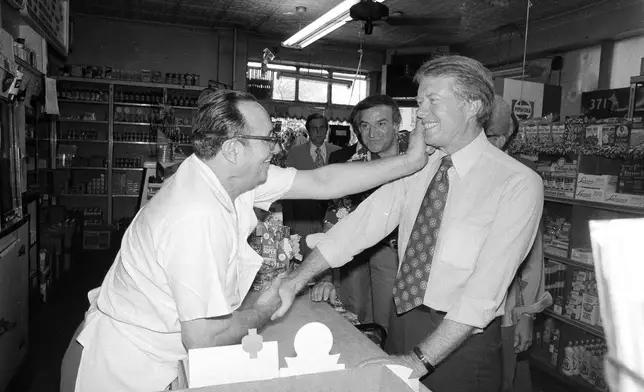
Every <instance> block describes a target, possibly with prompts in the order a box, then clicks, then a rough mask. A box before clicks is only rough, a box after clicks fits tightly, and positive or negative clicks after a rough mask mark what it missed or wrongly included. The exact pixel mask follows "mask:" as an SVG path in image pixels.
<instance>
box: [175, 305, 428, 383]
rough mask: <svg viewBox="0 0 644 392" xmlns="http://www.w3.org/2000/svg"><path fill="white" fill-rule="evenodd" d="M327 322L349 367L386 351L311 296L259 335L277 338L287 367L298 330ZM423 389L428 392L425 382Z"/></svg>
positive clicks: (336, 349)
mask: <svg viewBox="0 0 644 392" xmlns="http://www.w3.org/2000/svg"><path fill="white" fill-rule="evenodd" d="M314 321H318V322H321V323H323V324H325V325H326V326H327V327H329V329H330V330H331V332H332V333H333V348H332V349H331V354H338V353H339V354H340V359H339V360H338V362H339V363H344V364H345V365H346V366H347V368H352V367H356V366H357V365H358V364H359V363H360V362H362V361H364V360H365V359H369V358H373V357H378V356H380V357H382V356H385V355H386V354H385V353H384V351H382V350H381V349H380V347H378V346H377V345H376V344H375V343H373V342H372V341H371V340H370V339H369V338H367V337H366V336H365V335H363V334H362V332H360V331H359V330H358V329H357V328H356V327H354V326H353V325H351V323H349V322H348V321H347V320H345V319H344V317H342V315H340V314H338V313H337V312H336V311H335V310H333V308H332V307H331V306H330V305H329V304H327V303H325V302H312V301H311V300H310V299H309V296H308V295H303V296H301V297H299V298H298V299H297V300H296V301H295V303H294V304H293V306H292V307H291V309H290V310H289V312H288V313H287V314H286V315H285V316H284V317H283V318H282V319H280V320H278V321H277V322H275V323H272V324H270V325H269V326H267V327H266V328H264V329H263V330H262V331H261V332H260V334H261V335H262V337H263V338H264V341H265V342H268V341H277V342H278V346H279V356H280V367H284V366H286V362H285V361H284V357H293V356H295V349H294V348H293V340H294V339H295V334H296V333H297V331H298V330H299V329H300V328H301V327H302V326H304V325H305V324H308V323H310V322H314ZM182 391H200V392H208V391H209V388H208V387H206V388H198V389H183V390H182ZM420 391H421V392H429V390H428V389H427V388H425V387H424V386H423V385H422V384H421V386H420Z"/></svg>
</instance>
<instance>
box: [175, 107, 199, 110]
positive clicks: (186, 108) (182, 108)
mask: <svg viewBox="0 0 644 392" xmlns="http://www.w3.org/2000/svg"><path fill="white" fill-rule="evenodd" d="M171 108H173V109H179V110H197V108H196V107H194V106H171Z"/></svg>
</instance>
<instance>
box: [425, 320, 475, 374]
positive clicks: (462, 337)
mask: <svg viewBox="0 0 644 392" xmlns="http://www.w3.org/2000/svg"><path fill="white" fill-rule="evenodd" d="M473 332H474V327H472V326H470V325H466V324H461V323H459V322H456V321H452V320H445V319H444V320H443V321H442V322H441V323H440V325H439V326H438V328H436V330H435V331H434V332H433V333H432V334H431V335H429V336H428V337H427V338H425V340H424V341H423V342H421V343H420V344H419V345H418V346H419V348H420V350H421V351H422V352H423V354H425V356H426V357H427V359H428V360H429V362H430V363H431V364H432V365H434V366H438V365H439V364H440V363H441V362H442V361H443V360H444V359H445V358H447V356H448V355H450V354H451V353H452V352H453V351H454V350H456V349H457V348H458V347H459V346H460V345H461V344H463V342H465V341H466V340H467V339H469V338H470V337H471V336H472V333H473Z"/></svg>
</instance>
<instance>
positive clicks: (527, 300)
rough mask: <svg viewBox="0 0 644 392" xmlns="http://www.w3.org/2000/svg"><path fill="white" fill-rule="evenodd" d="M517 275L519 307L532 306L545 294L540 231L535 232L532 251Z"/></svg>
mask: <svg viewBox="0 0 644 392" xmlns="http://www.w3.org/2000/svg"><path fill="white" fill-rule="evenodd" d="M519 275H520V279H521V280H520V282H521V291H520V293H521V299H522V301H520V302H522V304H521V306H530V305H534V304H535V303H537V301H539V298H541V296H542V295H543V293H544V292H545V279H544V262H543V244H542V233H541V229H540V230H539V231H538V232H537V236H536V238H535V240H534V245H533V246H532V250H531V251H530V254H529V255H528V259H527V260H526V261H525V263H524V265H523V267H522V268H521V271H520V274H519Z"/></svg>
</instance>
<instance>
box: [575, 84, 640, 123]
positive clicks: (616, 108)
mask: <svg viewBox="0 0 644 392" xmlns="http://www.w3.org/2000/svg"><path fill="white" fill-rule="evenodd" d="M629 98H630V89H629V88H628V87H625V88H615V89H611V90H597V91H590V92H587V93H582V94H581V112H582V113H583V114H585V115H587V116H591V117H595V118H609V117H625V116H626V115H627V113H628V103H629ZM635 113H636V117H638V116H642V115H644V89H642V88H640V89H638V91H637V99H636V100H635Z"/></svg>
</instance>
